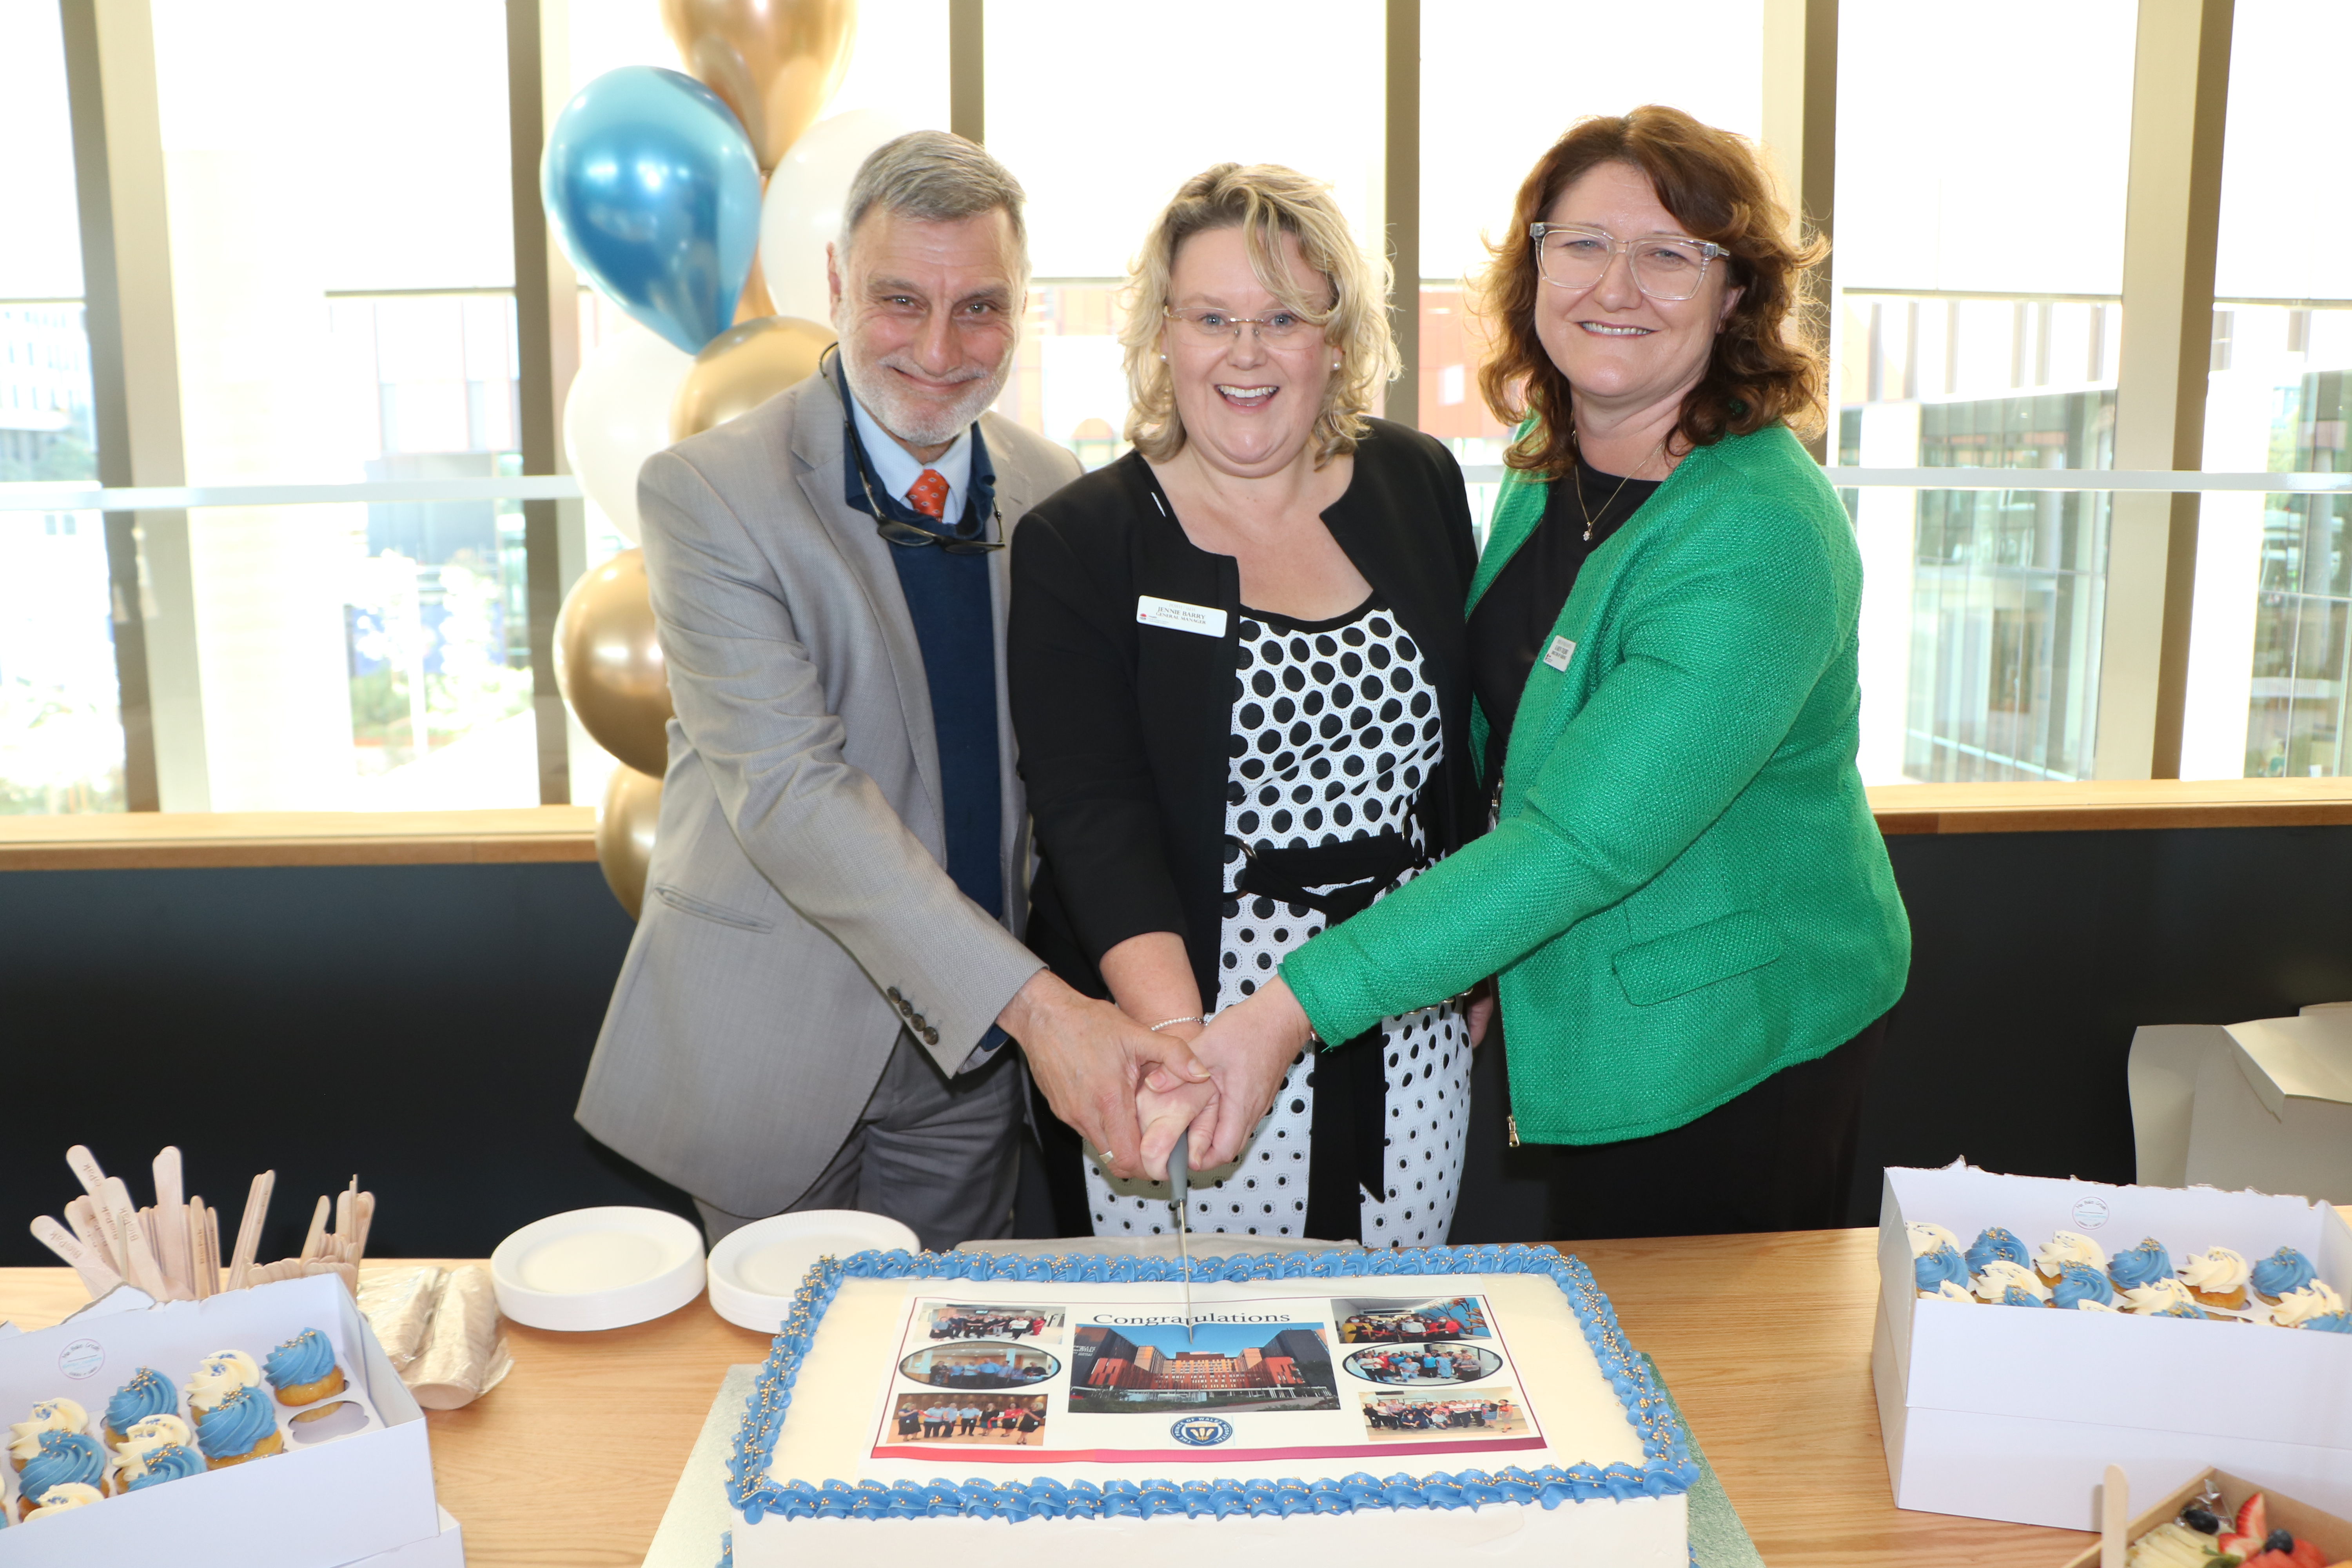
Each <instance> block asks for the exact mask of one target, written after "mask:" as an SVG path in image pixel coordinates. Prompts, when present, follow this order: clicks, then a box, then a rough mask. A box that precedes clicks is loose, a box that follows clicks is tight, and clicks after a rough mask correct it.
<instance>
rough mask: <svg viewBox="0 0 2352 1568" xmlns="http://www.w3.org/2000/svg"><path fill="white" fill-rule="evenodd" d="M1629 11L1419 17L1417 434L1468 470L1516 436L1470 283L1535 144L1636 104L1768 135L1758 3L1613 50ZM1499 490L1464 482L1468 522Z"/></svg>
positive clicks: (1576, 4) (1480, 7)
mask: <svg viewBox="0 0 2352 1568" xmlns="http://www.w3.org/2000/svg"><path fill="white" fill-rule="evenodd" d="M1625 15H1626V14H1625V12H1624V10H1623V8H1622V6H1617V5H1606V4H1601V3H1600V0H1561V3H1559V4H1554V5H1522V4H1517V3H1515V0H1473V3H1465V4H1456V5H1432V6H1427V7H1425V8H1424V9H1423V12H1422V23H1421V300H1420V309H1421V372H1420V376H1421V380H1420V387H1419V391H1420V398H1421V427H1422V428H1423V429H1424V430H1426V431H1428V432H1429V433H1430V434H1432V435H1433V436H1437V437H1442V438H1443V439H1444V440H1445V441H1446V442H1447V443H1448V444H1449V445H1451V446H1452V447H1454V452H1455V455H1456V456H1458V457H1459V458H1461V459H1462V461H1463V462H1465V464H1470V465H1490V464H1499V463H1500V462H1501V461H1502V453H1503V447H1504V445H1505V444H1506V442H1507V438H1508V435H1509V433H1508V432H1507V431H1506V430H1504V429H1503V427H1502V426H1499V425H1497V424H1496V422H1495V418H1494V416H1492V415H1491V414H1489V413H1488V412H1487V409H1486V403H1485V401H1484V400H1483V399H1482V398H1481V397H1480V396H1479V395H1478V364H1479V361H1480V359H1481V357H1482V344H1481V341H1480V338H1479V333H1478V328H1477V323H1476V322H1475V320H1474V319H1473V318H1472V317H1471V316H1470V314H1469V311H1468V302H1467V300H1466V299H1465V288H1464V286H1465V282H1466V281H1467V280H1468V279H1471V278H1473V277H1475V276H1476V275H1477V273H1478V272H1479V271H1480V270H1481V269H1482V268H1484V267H1485V266H1486V255H1487V252H1486V245H1487V243H1488V242H1489V241H1490V240H1493V239H1496V238H1498V237H1500V236H1501V233H1502V230H1503V229H1504V227H1505V226H1507V225H1508V224H1509V222H1510V221H1511V204H1512V202H1513V200H1514V199H1515V198H1516V197H1517V195H1518V190H1519V183H1520V182H1521V181H1522V180H1524V179H1525V178H1526V177H1527V174H1528V170H1529V169H1531V168H1533V167H1534V166H1535V162H1536V160H1537V158H1538V157H1539V156H1541V155H1542V153H1543V151H1544V149H1545V148H1547V147H1549V146H1550V145H1551V144H1552V142H1555V141H1557V140H1559V136H1560V133H1561V132H1565V131H1566V130H1567V129H1568V128H1569V127H1570V125H1572V124H1574V123H1575V122H1576V121H1579V120H1580V119H1582V118H1583V117H1585V116H1586V115H1590V114H1622V113H1624V112H1625V111H1626V110H1630V109H1633V108H1635V107H1637V106H1639V105H1641V104H1644V103H1664V104H1671V105H1673V106H1674V107H1675V108H1676V109H1681V110H1686V111H1687V112H1689V113H1690V114H1692V115H1693V116H1695V117H1696V118H1697V119H1699V120H1701V121H1705V122H1706V123H1707V124H1709V125H1718V126H1721V127H1723V128H1724V129H1725V130H1727V131H1735V132H1738V133H1739V134H1740V135H1742V136H1747V137H1751V138H1754V137H1758V136H1760V134H1761V132H1762V126H1763V114H1764V110H1763V89H1764V77H1763V66H1762V59H1763V37H1764V6H1763V0H1694V3H1693V4H1691V5H1685V6H1684V7H1682V8H1681V9H1680V10H1679V11H1678V12H1677V14H1676V16H1675V23H1674V31H1675V34H1676V35H1677V36H1678V37H1682V38H1685V39H1688V40H1703V44H1701V45H1700V46H1699V47H1678V48H1665V49H1648V48H1641V49H1630V50H1629V49H1621V48H1617V47H1613V44H1612V40H1615V39H1617V38H1619V37H1622V27H1623V26H1624V21H1625ZM1603 58H1605V61H1606V63H1605V64H1602V63H1601V60H1602V59H1603ZM1493 490H1494V486H1493V485H1491V484H1481V485H1477V486H1474V487H1473V495H1472V500H1473V506H1472V512H1473V515H1475V516H1476V517H1478V518H1480V519H1481V520H1483V519H1484V518H1485V517H1486V510H1487V503H1488V502H1489V501H1490V500H1491V498H1492V494H1493Z"/></svg>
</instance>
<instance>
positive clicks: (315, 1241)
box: [299, 1194, 332, 1263]
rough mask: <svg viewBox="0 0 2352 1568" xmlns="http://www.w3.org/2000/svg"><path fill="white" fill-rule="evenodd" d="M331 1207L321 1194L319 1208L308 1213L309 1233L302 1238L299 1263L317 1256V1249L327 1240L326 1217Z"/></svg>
mask: <svg viewBox="0 0 2352 1568" xmlns="http://www.w3.org/2000/svg"><path fill="white" fill-rule="evenodd" d="M331 1207H332V1205H330V1204H329V1203H328V1201H327V1199H326V1196H325V1194H320V1198H319V1206H318V1207H317V1208H315V1209H312V1210H311V1211H310V1234H309V1235H308V1236H305V1237H303V1238H302V1253H301V1257H300V1259H299V1261H301V1262H304V1263H308V1262H310V1260H311V1259H312V1258H316V1257H318V1256H319V1248H320V1247H321V1246H323V1245H324V1244H325V1242H326V1239H327V1215H328V1213H329V1212H330V1210H331Z"/></svg>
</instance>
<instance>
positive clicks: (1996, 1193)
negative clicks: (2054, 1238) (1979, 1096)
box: [1870, 1164, 2352, 1530]
mask: <svg viewBox="0 0 2352 1568" xmlns="http://www.w3.org/2000/svg"><path fill="white" fill-rule="evenodd" d="M1923 1221H1924V1222H1927V1223H1932V1224H1936V1225H1940V1226H1944V1227H1945V1228H1946V1229H1948V1230H1949V1231H1951V1232H1953V1233H1954V1234H1955V1235H1957V1236H1958V1237H1959V1238H1960V1245H1961V1246H1962V1247H1967V1246H1968V1245H1969V1242H1971V1241H1973V1240H1974V1239H1975V1238H1976V1236H1977V1234H1978V1232H1979V1231H1981V1230H1983V1229H1984V1228H1985V1227H1987V1226H2004V1227H2006V1228H2007V1229H2009V1230H2011V1231H2014V1232H2015V1233H2016V1234H2017V1236H2018V1238H2019V1239H2020V1240H2021V1241H2022V1242H2023V1243H2024V1244H2025V1246H2026V1247H2027V1248H2028V1249H2029V1250H2030V1249H2032V1248H2034V1247H2039V1246H2040V1245H2041V1244H2042V1242H2043V1241H2045V1240H2047V1239H2048V1238H2049V1237H2050V1235H2051V1234H2052V1233H2053V1231H2060V1230H2071V1231H2074V1232H2077V1233H2078V1234H2081V1235H2084V1236H2087V1237H2090V1238H2091V1239H2092V1240H2094V1241H2095V1242H2097V1243H2098V1244H2099V1246H2100V1247H2103V1248H2105V1250H2106V1252H2107V1253H2108V1255H2109V1256H2110V1257H2112V1256H2113V1255H2114V1254H2116V1253H2117V1252H2120V1251H2124V1250H2126V1249H2128V1248H2130V1247H2136V1246H2137V1245H2138V1243H2139V1241H2140V1239H2141V1238H2142V1237H2155V1238H2156V1239H2157V1240H2158V1241H2159V1242H2161V1243H2163V1244H2164V1247H2165V1249H2166V1250H2167V1251H2168V1252H2169V1253H2170V1254H2171V1255H2172V1259H2173V1262H2174V1265H2175V1266H2176V1267H2178V1266H2179V1263H2180V1261H2181V1259H2182V1258H2185V1257H2186V1256H2187V1255H2188V1254H2189V1253H2192V1252H2202V1251H2205V1250H2206V1249H2207V1248H2209V1247H2230V1248H2231V1249H2232V1250H2234V1251H2236V1252H2240V1253H2242V1254H2243V1255H2245V1257H2246V1258H2248V1259H2249V1260H2252V1259H2258V1258H2263V1257H2265V1256H2267V1255H2268V1254H2270V1253H2272V1252H2273V1251H2275V1250H2277V1249H2278V1248H2279V1247H2282V1246H2284V1247H2294V1248H2296V1249H2297V1250H2299V1251H2301V1252H2302V1253H2303V1255H2304V1256H2305V1257H2306V1258H2309V1259H2310V1260H2311V1262H2312V1266H2313V1267H2314V1268H2316V1269H2317V1270H2318V1272H2319V1277H2320V1279H2323V1280H2325V1281H2326V1282H2327V1283H2328V1284H2330V1285H2333V1286H2335V1287H2336V1288H2337V1289H2344V1288H2346V1287H2347V1286H2352V1229H2347V1227H2346V1226H2345V1224H2344V1221H2343V1220H2342V1218H2341V1217H2339V1216H2338V1215H2336V1211H2335V1210H2333V1209H2331V1208H2328V1207H2326V1206H2325V1205H2314V1204H2311V1203H2307V1202H2306V1201H2305V1200H2304V1199H2302V1198H2294V1197H2272V1196H2268V1195H2266V1194H2261V1193H2223V1192H2217V1191H2214V1190H2213V1189H2211V1188H2210V1187H2192V1188H2189V1189H2187V1190H2185V1191H2184V1190H2180V1189H2177V1188H2169V1187H2116V1186H2107V1185H2105V1184H2100V1183H2096V1182H2082V1181H2054V1180H2050V1179H2046V1178H2043V1177H2038V1176H2001V1175H1995V1174H1993V1173H1990V1172H1987V1171H1979V1170H1973V1169H1970V1168H1969V1167H1967V1166H1965V1165H1958V1164H1956V1165H1954V1166H1952V1167H1950V1168H1948V1169H1946V1170H1940V1171H1915V1170H1899V1169H1890V1170H1889V1171H1888V1172H1887V1173H1886V1184H1885V1199H1884V1201H1883V1203H1882V1205H1881V1207H1880V1215H1879V1229H1878V1271H1879V1302H1878V1314H1877V1317H1878V1322H1877V1331H1876V1334H1875V1337H1874V1342H1873V1343H1872V1346H1871V1358H1870V1362H1871V1373H1872V1377H1873V1380H1874V1383H1875V1384H1876V1385H1877V1392H1878V1417H1879V1424H1880V1427H1881V1430H1882V1432H1883V1433H1884V1435H1885V1441H1886V1468H1887V1474H1888V1477H1889V1479H1891V1481H1892V1482H1893V1485H1894V1491H1895V1506H1896V1507H1898V1508H1906V1509H1919V1510H1926V1511H1927V1512H1931V1513H1955V1514H1966V1515H1969V1516H1971V1517H1973V1518H1977V1519H1999V1520H2007V1521H2012V1522H2014V1523H2019V1524H2044V1525H2054V1526H2057V1527H2059V1528H2061V1529H2067V1530H2096V1529H2097V1528H2098V1527H2099V1519H2098V1489H2099V1486H2100V1484H2101V1482H2102V1479H2103V1477H2104V1475H2105V1469H2106V1467H2107V1466H2109V1465H2121V1466H2122V1467H2123V1468H2124V1469H2125V1470H2126V1472H2127V1473H2128V1474H2129V1475H2130V1477H2131V1479H2132V1489H2133V1491H2134V1492H2135V1493H2138V1494H2140V1495H2147V1496H2152V1495H2156V1494H2158V1493H2161V1492H2163V1491H2165V1490H2168V1489H2170V1488H2171V1487H2173V1486H2175V1485H2176V1484H2178V1483H2179V1482H2180V1481H2182V1480H2185V1479H2188V1478H2189V1477H2190V1476H2192V1475H2195V1474H2197V1473H2198V1472H2199V1471H2200V1470H2202V1469H2204V1468H2207V1467H2208V1466H2212V1465H2219V1466H2221V1467H2222V1468H2226V1469H2230V1470H2234V1471H2236V1472H2238V1473H2239V1474H2241V1475H2257V1476H2262V1477H2264V1478H2266V1479H2268V1480H2269V1481H2271V1483H2272V1484H2273V1485H2275V1486H2277V1487H2278V1488H2279V1489H2281V1490H2282V1491H2285V1492H2289V1493H2291V1494H2293V1495H2294V1496H2297V1497H2301V1498H2305V1499H2306V1500H2309V1501H2310V1502H2311V1503H2312V1504H2313V1505H2315V1507H2319V1508H2323V1509H2326V1510H2331V1511H2333V1512H2336V1513H2344V1512H2347V1511H2352V1335H2347V1334H2330V1333H2316V1332H2313V1331H2308V1330H2301V1329H2282V1328H2274V1327H2272V1326H2269V1325H2267V1324H2260V1325H2258V1324H2250V1323H2235V1322H2211V1321H2201V1322H2200V1321H2190V1320H2186V1319H2178V1318H2142V1317H2135V1316H2130V1315H2126V1314H2123V1313H2116V1312H2080V1311H2074V1312H2069V1311H2058V1310H2031V1309H2027V1308H2019V1307H1992V1306H1985V1305H1979V1304H1968V1303H1962V1302H1958V1301H1948V1300H1937V1299H1935V1298H1928V1297H1921V1296H1919V1295H1918V1294H1917V1292H1916V1289H1915V1287H1914V1283H1913V1279H1914V1277H1913V1273H1912V1258H1911V1245H1910V1241H1909V1238H1908V1237H1906V1234H1905V1232H1904V1226H1905V1225H1906V1224H1908V1223H1914V1222H1923Z"/></svg>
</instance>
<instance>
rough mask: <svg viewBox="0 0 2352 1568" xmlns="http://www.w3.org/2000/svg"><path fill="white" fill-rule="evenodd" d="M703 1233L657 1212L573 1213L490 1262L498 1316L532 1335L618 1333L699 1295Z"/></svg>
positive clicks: (521, 1234)
mask: <svg viewBox="0 0 2352 1568" xmlns="http://www.w3.org/2000/svg"><path fill="white" fill-rule="evenodd" d="M702 1261H703V1260H702V1231H701V1229H700V1228H699V1227H698V1226H696V1225H695V1224H694V1223H693V1222H692V1221H690V1220H684V1219H680V1218H679V1217H678V1216H677V1215H674V1214H667V1213H664V1212H663V1211H662V1210H660V1209H639V1208H602V1209H573V1210H572V1211H571V1212H570V1213H569V1214H559V1215H549V1216H548V1217H547V1218H545V1219H542V1220H535V1221H533V1222H532V1223H530V1225H527V1226H523V1227H522V1228H521V1229H520V1230H519V1231H517V1232H515V1233H514V1234H513V1235H512V1236H510V1237H507V1238H506V1239H505V1240H504V1241H502V1242H500V1243H499V1249H498V1250H497V1251H496V1252H493V1253H491V1254H490V1283H491V1285H492V1286H493V1287H494V1288H495V1289H497V1291H498V1293H499V1311H501V1312H504V1313H505V1314H506V1315H507V1316H508V1317H509V1318H512V1319H513V1320H514V1321H516V1322H518V1323H527V1324H529V1325H530V1327H532V1328H534V1329H569V1330H573V1331H581V1330H592V1329H617V1328H622V1327H625V1326H626V1325H627V1324H630V1323H643V1322H648V1321H652V1320H653V1319H655V1318H658V1317H660V1316H661V1315H662V1314H663V1313H665V1312H674V1311H676V1310H677V1309H679V1308H680V1307H683V1306H685V1305H686V1304H687V1303H688V1301H691V1300H694V1299H695V1298H696V1297H697V1296H699V1295H700V1294H702Z"/></svg>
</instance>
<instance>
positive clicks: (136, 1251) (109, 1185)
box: [106, 1176, 171, 1301]
mask: <svg viewBox="0 0 2352 1568" xmlns="http://www.w3.org/2000/svg"><path fill="white" fill-rule="evenodd" d="M106 1205H107V1207H108V1208H109V1209H110V1210H111V1211H112V1212H113V1215H114V1223H115V1228H116V1229H117V1230H119V1231H121V1233H122V1235H123V1237H124V1246H125V1250H126V1251H127V1252H128V1253H129V1255H130V1263H131V1267H130V1268H128V1269H127V1270H125V1271H124V1273H123V1276H122V1277H123V1278H124V1279H128V1280H130V1281H131V1283H132V1284H133V1285H136V1286H138V1287H139V1289H142V1290H144V1291H146V1292H147V1294H149V1295H150V1296H152V1297H154V1298H155V1300H158V1301H161V1300H165V1299H166V1298H168V1297H169V1296H170V1294H171V1291H170V1290H169V1289H167V1288H166V1287H165V1285H164V1283H163V1268H162V1266H161V1265H159V1264H157V1263H156V1261H155V1250H154V1248H152V1247H149V1246H148V1245H147V1226H145V1225H144V1224H142V1222H141V1220H140V1218H139V1211H138V1210H137V1209H135V1208H133V1207H131V1189H130V1188H129V1187H127V1186H124V1185H123V1184H122V1178H121V1177H120V1176H109V1177H107V1178H106Z"/></svg>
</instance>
